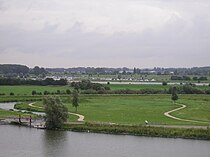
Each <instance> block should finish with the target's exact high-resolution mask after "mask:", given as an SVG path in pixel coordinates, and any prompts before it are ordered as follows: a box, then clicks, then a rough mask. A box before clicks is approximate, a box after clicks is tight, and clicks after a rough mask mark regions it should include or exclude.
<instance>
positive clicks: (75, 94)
mask: <svg viewBox="0 0 210 157" xmlns="http://www.w3.org/2000/svg"><path fill="white" fill-rule="evenodd" d="M78 101H79V99H78V92H77V90H74V91H73V93H72V106H73V107H75V108H76V112H77V107H78V106H79V102H78Z"/></svg>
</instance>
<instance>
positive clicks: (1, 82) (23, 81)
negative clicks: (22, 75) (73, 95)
mask: <svg viewBox="0 0 210 157" xmlns="http://www.w3.org/2000/svg"><path fill="white" fill-rule="evenodd" d="M0 85H41V86H47V85H61V86H63V85H67V80H65V79H60V80H54V79H52V78H46V79H45V80H29V79H16V78H0Z"/></svg>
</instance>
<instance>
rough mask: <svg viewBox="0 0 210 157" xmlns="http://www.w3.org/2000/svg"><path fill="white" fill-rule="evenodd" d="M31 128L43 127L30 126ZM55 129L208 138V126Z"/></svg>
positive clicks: (209, 137) (90, 126) (100, 125)
mask: <svg viewBox="0 0 210 157" xmlns="http://www.w3.org/2000/svg"><path fill="white" fill-rule="evenodd" d="M0 125H16V126H21V127H28V128H30V126H29V125H27V124H25V123H22V124H19V123H12V122H11V123H9V122H4V121H2V120H0ZM31 129H44V130H47V129H46V128H37V127H33V126H32V127H31ZM55 131H72V132H86V133H100V134H110V135H130V136H144V137H160V138H180V139H193V140H208V141H209V140H210V126H205V128H196V127H195V128H194V127H193V126H192V127H190V128H188V127H187V128H185V126H180V128H178V127H177V126H175V127H174V126H150V125H116V124H114V125H110V124H92V123H84V124H74V123H72V124H65V125H64V127H63V128H61V129H55Z"/></svg>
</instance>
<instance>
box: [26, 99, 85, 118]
mask: <svg viewBox="0 0 210 157" xmlns="http://www.w3.org/2000/svg"><path fill="white" fill-rule="evenodd" d="M34 104H35V102H32V103H30V104H28V106H31V107H34V108H41V109H43V107H40V106H35V105H34ZM68 113H69V114H71V115H75V116H78V117H79V118H78V119H77V121H78V122H84V119H85V116H83V115H81V114H77V113H72V112H68Z"/></svg>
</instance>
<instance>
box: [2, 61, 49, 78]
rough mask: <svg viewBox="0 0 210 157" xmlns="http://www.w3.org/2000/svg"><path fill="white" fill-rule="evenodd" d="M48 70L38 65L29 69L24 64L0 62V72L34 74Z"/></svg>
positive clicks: (6, 73) (41, 73)
mask: <svg viewBox="0 0 210 157" xmlns="http://www.w3.org/2000/svg"><path fill="white" fill-rule="evenodd" d="M47 73H48V72H47V71H46V70H45V69H44V68H40V67H39V66H35V67H34V68H32V69H30V68H29V67H27V66H25V65H17V64H0V74H5V75H9V74H17V75H26V74H34V75H37V76H38V75H43V74H47ZM11 76H12V75H11Z"/></svg>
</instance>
